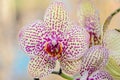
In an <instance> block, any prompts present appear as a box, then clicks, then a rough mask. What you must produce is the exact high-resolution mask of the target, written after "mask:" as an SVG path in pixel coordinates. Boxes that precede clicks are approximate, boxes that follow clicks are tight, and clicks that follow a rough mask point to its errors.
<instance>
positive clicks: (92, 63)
mask: <svg viewBox="0 0 120 80" xmlns="http://www.w3.org/2000/svg"><path fill="white" fill-rule="evenodd" d="M107 59H108V50H107V49H106V48H105V47H103V46H100V45H98V46H93V47H91V48H90V49H89V50H88V51H87V52H86V53H85V54H84V56H83V61H82V67H81V70H80V74H82V73H83V72H84V71H88V74H89V75H90V74H91V73H92V72H94V71H96V70H98V69H100V68H103V66H105V65H106V62H107Z"/></svg>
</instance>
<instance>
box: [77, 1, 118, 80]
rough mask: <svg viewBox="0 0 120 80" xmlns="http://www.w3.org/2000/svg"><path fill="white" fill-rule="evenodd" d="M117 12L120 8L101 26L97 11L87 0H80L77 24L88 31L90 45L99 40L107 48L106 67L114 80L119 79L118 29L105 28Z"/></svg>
mask: <svg viewBox="0 0 120 80" xmlns="http://www.w3.org/2000/svg"><path fill="white" fill-rule="evenodd" d="M118 12H120V8H119V9H117V10H116V11H115V12H113V13H112V14H111V15H110V16H109V17H108V18H107V19H106V21H105V23H104V25H103V27H102V26H100V24H99V17H98V13H97V11H96V10H95V9H94V6H93V5H92V4H91V3H90V2H89V1H88V0H81V2H80V5H79V8H78V18H79V19H78V20H79V24H80V25H82V26H83V27H85V28H86V29H87V31H88V32H89V34H90V40H91V44H92V46H94V45H98V44H99V43H98V42H100V44H101V45H102V46H104V47H105V48H107V49H108V51H109V58H108V64H107V67H106V69H107V71H108V72H109V73H110V74H111V75H112V77H114V78H115V80H120V61H119V60H120V30H119V29H114V30H107V28H108V25H109V24H110V21H111V20H112V18H113V16H114V15H116V14H117V13H118ZM106 30H107V31H106ZM96 40H97V44H96ZM101 77H102V75H101Z"/></svg>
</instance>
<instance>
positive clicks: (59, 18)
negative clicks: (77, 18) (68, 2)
mask: <svg viewBox="0 0 120 80" xmlns="http://www.w3.org/2000/svg"><path fill="white" fill-rule="evenodd" d="M44 21H45V22H46V24H47V27H49V28H50V30H51V31H55V32H56V33H58V32H59V31H60V32H62V33H63V32H66V31H67V30H68V29H69V28H70V27H71V25H70V24H71V22H70V19H69V14H68V12H67V10H66V7H65V5H64V3H63V2H62V1H61V0H55V1H54V2H53V3H52V4H51V5H50V6H49V7H48V9H47V10H46V13H45V16H44Z"/></svg>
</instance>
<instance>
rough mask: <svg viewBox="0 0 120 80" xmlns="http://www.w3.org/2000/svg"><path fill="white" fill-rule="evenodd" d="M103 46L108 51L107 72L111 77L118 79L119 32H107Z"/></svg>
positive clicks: (119, 71) (119, 66)
mask: <svg viewBox="0 0 120 80" xmlns="http://www.w3.org/2000/svg"><path fill="white" fill-rule="evenodd" d="M104 44H105V46H106V47H107V48H108V49H109V51H110V57H109V63H108V65H107V70H108V71H109V72H110V73H111V74H112V76H113V77H115V78H118V79H120V77H119V76H120V32H118V31H117V30H109V31H107V32H106V33H105V35H104Z"/></svg>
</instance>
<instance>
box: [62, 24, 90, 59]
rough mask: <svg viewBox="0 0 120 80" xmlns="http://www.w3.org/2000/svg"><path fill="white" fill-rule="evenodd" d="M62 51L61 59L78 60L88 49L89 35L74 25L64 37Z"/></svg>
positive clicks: (83, 29)
mask: <svg viewBox="0 0 120 80" xmlns="http://www.w3.org/2000/svg"><path fill="white" fill-rule="evenodd" d="M65 40H66V42H65V41H63V42H65V43H63V45H64V49H65V50H64V51H63V55H62V58H61V59H79V58H81V57H82V56H83V54H84V52H85V51H86V50H87V49H88V48H89V34H88V32H87V31H86V30H85V28H83V27H79V26H78V25H74V28H72V29H71V30H70V31H69V32H68V33H67V35H66V36H65Z"/></svg>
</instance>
